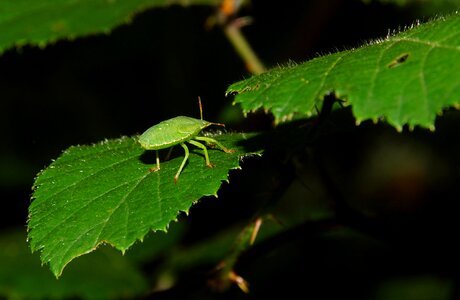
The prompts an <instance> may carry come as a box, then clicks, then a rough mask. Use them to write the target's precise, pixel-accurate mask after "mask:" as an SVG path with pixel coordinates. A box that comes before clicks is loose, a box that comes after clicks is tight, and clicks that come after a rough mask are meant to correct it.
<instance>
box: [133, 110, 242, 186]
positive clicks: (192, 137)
mask: <svg viewBox="0 0 460 300" xmlns="http://www.w3.org/2000/svg"><path fill="white" fill-rule="evenodd" d="M199 104H200V115H201V119H195V118H190V117H184V116H179V117H175V118H172V119H169V120H166V121H163V122H160V123H158V124H157V125H154V126H152V127H150V128H149V129H147V130H146V131H145V132H144V133H143V134H142V135H141V136H140V137H139V143H140V144H141V146H142V147H143V148H144V149H146V150H156V167H154V168H151V169H150V170H151V171H158V170H160V159H159V155H158V150H161V149H166V148H170V147H173V146H175V145H177V144H179V145H181V146H182V148H184V151H185V157H184V160H183V161H182V164H181V165H180V167H179V170H178V171H177V173H176V175H175V176H174V182H177V179H178V178H179V175H180V173H181V171H182V169H183V168H184V166H185V163H186V162H187V159H188V156H189V150H188V147H187V145H186V144H185V143H189V144H192V145H194V146H196V147H198V148H201V149H203V152H204V158H205V161H206V165H207V166H208V167H213V165H212V164H211V162H210V160H209V155H208V150H207V148H206V146H205V145H204V144H202V143H201V142H200V141H202V142H205V143H206V144H211V145H215V146H216V147H217V148H219V149H221V150H223V151H225V152H226V153H231V152H234V150H230V149H227V148H225V147H224V146H223V145H222V144H221V143H219V142H218V141H216V140H215V139H213V138H210V137H204V136H199V135H198V134H199V133H200V132H201V130H203V129H204V128H206V127H209V126H211V125H217V126H225V125H224V124H220V123H213V122H208V121H205V120H203V113H202V109H201V101H199Z"/></svg>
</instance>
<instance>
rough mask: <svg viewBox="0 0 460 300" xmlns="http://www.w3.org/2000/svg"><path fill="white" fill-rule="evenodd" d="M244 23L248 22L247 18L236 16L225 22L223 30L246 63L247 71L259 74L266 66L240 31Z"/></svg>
mask: <svg viewBox="0 0 460 300" xmlns="http://www.w3.org/2000/svg"><path fill="white" fill-rule="evenodd" d="M246 24H248V18H237V19H235V20H233V21H231V22H228V23H227V24H225V25H224V26H223V30H224V33H225V36H226V37H227V38H228V40H229V41H230V43H231V44H232V45H233V47H234V48H235V50H236V52H237V53H238V55H239V56H240V57H241V59H242V60H243V61H244V63H245V64H246V68H247V69H248V71H249V72H251V73H253V74H261V73H263V72H265V71H266V68H265V66H264V64H263V63H262V61H261V60H260V59H259V57H258V56H257V54H256V53H255V52H254V50H253V49H252V47H251V45H250V44H249V42H248V41H247V39H246V38H245V36H244V35H243V33H242V32H241V28H242V27H243V26H244V25H246Z"/></svg>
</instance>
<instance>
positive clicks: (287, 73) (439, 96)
mask: <svg viewBox="0 0 460 300" xmlns="http://www.w3.org/2000/svg"><path fill="white" fill-rule="evenodd" d="M459 70H460V15H459V14H454V15H451V16H448V17H445V18H439V19H437V20H434V21H431V22H429V23H426V24H423V25H420V26H415V27H414V28H412V29H410V30H407V31H405V32H402V33H399V34H396V35H393V36H389V37H387V38H386V39H384V40H380V41H375V42H374V43H371V44H369V45H367V46H364V47H361V48H358V49H353V50H349V51H343V52H339V53H335V54H331V55H326V56H323V57H319V58H316V59H313V60H311V61H308V62H306V63H303V64H300V65H291V66H286V67H279V68H276V69H273V70H271V71H269V72H267V73H264V74H261V75H259V76H253V77H251V78H249V79H247V80H243V81H240V82H237V83H234V84H232V85H231V86H230V87H229V88H228V90H227V93H235V94H237V95H236V98H235V102H236V103H241V106H242V107H243V110H244V111H245V112H250V111H254V110H257V109H259V108H264V109H265V110H270V111H271V112H272V113H273V115H274V116H275V118H276V121H277V122H280V121H286V120H289V119H291V118H292V117H293V116H294V115H295V114H301V115H306V116H311V115H313V114H315V113H316V107H321V100H322V99H323V97H324V96H325V95H326V94H328V93H331V92H334V93H335V94H336V95H337V96H338V97H339V98H341V99H344V100H346V103H347V104H351V105H352V106H353V113H354V115H355V117H356V120H357V123H359V122H361V121H363V120H366V119H373V120H378V119H381V118H385V119H386V120H387V121H388V123H390V124H391V125H393V126H394V127H396V128H397V129H398V130H401V129H402V126H404V125H406V124H408V125H409V126H410V127H414V126H417V125H420V126H422V127H426V128H430V129H434V120H435V118H436V114H438V113H440V112H441V111H442V109H444V108H446V107H449V106H458V105H459V103H460V77H459Z"/></svg>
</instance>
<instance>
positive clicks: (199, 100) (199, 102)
mask: <svg viewBox="0 0 460 300" xmlns="http://www.w3.org/2000/svg"><path fill="white" fill-rule="evenodd" d="M198 105H199V106H200V118H201V120H203V106H201V97H200V96H198Z"/></svg>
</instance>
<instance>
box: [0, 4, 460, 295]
mask: <svg viewBox="0 0 460 300" xmlns="http://www.w3.org/2000/svg"><path fill="white" fill-rule="evenodd" d="M421 5H422V4H420V5H416V4H414V5H412V6H407V7H403V8H400V7H396V6H393V5H389V4H387V5H385V4H379V3H372V4H364V3H362V2H360V1H339V0H334V1H320V0H317V1H262V0H260V1H256V0H254V1H252V4H251V5H249V6H248V7H245V8H244V9H243V10H242V12H241V15H249V16H251V17H252V18H253V24H252V25H250V26H248V27H247V28H244V30H243V31H244V33H245V34H246V36H247V38H248V40H249V41H250V43H251V44H252V45H253V47H254V49H255V51H256V52H257V53H258V54H259V55H260V58H261V59H262V60H263V61H264V62H265V63H266V65H267V66H268V67H272V66H276V65H278V64H283V63H287V62H289V61H290V60H292V61H295V62H303V61H305V60H308V59H311V58H313V57H316V56H318V55H319V54H325V53H330V52H335V51H336V50H344V49H349V48H351V47H357V46H359V45H362V44H363V43H364V42H365V41H369V40H371V39H376V38H379V37H384V36H386V35H387V33H388V32H389V30H398V29H403V28H404V27H405V26H410V25H411V24H413V23H414V22H415V21H416V19H421V20H422V21H424V20H428V19H429V18H430V17H432V16H434V15H436V14H438V13H443V12H446V11H447V12H449V11H452V10H451V8H450V7H443V9H445V10H444V11H442V10H435V9H434V10H430V9H428V8H427V7H422V6H421ZM440 7H441V6H440ZM441 8H442V7H441ZM212 13H213V9H211V8H209V7H190V8H182V7H177V6H173V7H170V8H167V9H156V10H150V11H146V12H144V13H141V14H140V15H138V16H137V17H136V18H135V19H134V21H133V22H132V23H131V24H129V25H123V26H120V27H118V28H116V29H114V30H113V32H112V33H111V34H110V35H95V36H90V37H85V38H80V39H77V40H75V41H59V42H57V43H55V44H53V45H49V46H47V47H46V48H44V49H40V48H37V47H23V48H21V49H12V50H9V51H6V52H5V53H4V54H3V55H2V56H1V57H0V90H1V91H2V98H1V100H0V105H1V107H0V122H1V123H0V135H1V139H2V142H1V145H2V147H1V148H0V201H1V206H2V207H1V210H0V229H1V230H8V229H9V228H13V227H17V226H22V227H25V225H26V219H27V207H28V205H29V203H30V195H31V187H32V184H33V179H34V176H35V175H36V174H37V173H38V172H39V171H40V170H41V169H43V168H44V167H45V166H46V165H48V164H49V163H50V161H51V159H53V158H56V157H58V156H59V154H60V153H61V151H62V150H64V149H66V148H67V147H69V146H71V145H76V144H88V143H93V142H97V141H99V140H102V139H104V138H117V137H120V136H122V135H134V134H138V133H141V132H143V131H144V130H145V129H146V128H148V127H149V126H151V125H153V124H155V123H157V122H159V121H161V120H164V119H167V118H170V117H174V116H177V115H188V116H192V117H198V116H199V111H198V105H197V97H198V96H201V99H202V101H203V105H204V115H205V119H207V120H210V121H217V122H224V123H226V124H227V127H228V128H230V129H233V130H263V129H267V128H270V127H271V120H270V118H269V117H265V116H263V115H261V114H255V115H250V116H249V118H248V119H247V120H243V118H242V116H241V113H240V112H239V110H238V107H236V108H235V107H232V106H231V102H232V99H231V97H228V98H226V97H225V95H224V94H225V90H226V88H227V87H228V85H230V84H231V83H233V82H236V81H238V80H241V79H243V78H247V77H248V76H250V75H249V74H248V72H247V71H246V70H245V68H244V64H243V62H242V61H241V60H240V58H239V57H238V56H237V55H236V54H235V52H234V50H233V49H232V47H231V45H230V44H229V42H228V41H227V40H226V39H225V37H224V35H223V33H222V31H221V30H220V28H212V29H209V30H206V29H205V28H204V27H205V26H204V23H205V21H206V19H207V18H208V17H209V16H210V15H211V14H212ZM331 119H332V121H331V124H338V123H341V124H345V127H342V128H340V129H338V127H339V126H336V127H334V125H332V126H331V128H332V129H331V132H330V135H327V136H325V137H324V138H322V139H321V138H320V139H319V140H318V141H317V143H316V144H315V145H314V148H315V151H317V152H320V153H323V158H324V157H326V158H327V161H328V163H327V164H326V168H328V170H332V171H331V172H332V177H334V179H335V182H337V181H338V182H341V184H338V185H339V186H338V189H339V190H342V191H346V192H349V195H351V196H352V197H351V198H353V196H356V195H358V194H359V195H360V197H354V198H353V199H354V200H352V201H351V204H350V203H349V204H350V205H351V206H352V207H355V208H357V210H358V211H360V212H365V213H364V215H366V216H372V217H375V216H377V217H376V218H377V219H378V220H379V222H380V223H379V226H377V227H378V228H379V230H378V232H370V236H365V237H362V236H359V237H357V238H350V239H344V240H342V239H340V238H335V237H332V238H324V237H318V236H315V235H312V236H307V237H302V238H297V239H293V240H289V241H288V242H287V243H286V244H282V246H281V247H280V248H279V249H277V250H276V251H275V252H270V253H272V254H271V255H272V258H271V259H270V260H269V259H265V260H260V259H259V260H254V261H251V262H246V263H245V264H242V266H241V269H242V270H243V272H244V273H245V274H248V275H247V276H248V277H249V279H250V281H251V282H254V290H255V292H254V293H255V295H261V297H262V296H263V295H275V294H276V293H280V294H283V293H284V292H286V291H287V290H291V291H293V292H297V291H300V292H302V291H304V289H305V290H308V293H306V295H307V294H308V295H310V296H313V297H314V298H315V297H316V298H328V297H329V296H330V297H338V296H340V295H348V296H351V295H353V296H354V299H361V298H362V299H367V298H366V297H367V296H368V295H369V294H371V292H370V291H371V290H372V289H373V288H374V287H375V285H376V282H379V280H380V279H381V278H386V277H387V276H393V275H398V276H399V275H407V274H416V275H417V276H419V275H420V276H422V277H423V276H428V277H429V276H433V274H435V276H439V277H440V278H447V279H446V281H443V280H441V282H442V283H441V284H440V286H441V287H444V286H445V285H444V282H447V286H448V287H449V288H450V287H451V286H455V284H453V283H452V282H455V279H456V278H457V276H458V273H457V271H456V269H457V268H456V267H458V261H456V260H455V259H456V255H455V253H456V250H458V248H457V247H455V246H454V244H455V238H456V230H455V228H456V226H458V222H457V221H455V219H456V213H455V212H456V211H458V210H457V209H458V205H457V203H456V200H457V199H456V198H458V197H457V196H456V193H455V191H454V187H455V182H456V180H457V179H458V170H457V169H458V167H455V166H458V159H457V158H455V156H456V155H455V154H456V153H458V151H457V150H459V149H458V140H459V139H458V138H459V137H460V136H459V133H458V132H456V131H455V128H458V122H459V119H458V116H457V114H456V113H455V112H447V113H446V116H445V117H444V118H442V120H440V121H438V123H437V129H438V130H437V132H436V133H430V132H427V131H425V130H420V129H416V130H415V131H414V132H406V133H403V134H399V133H396V132H395V130H394V129H391V128H388V127H387V126H385V125H374V124H372V123H365V124H364V125H363V126H360V127H359V128H354V123H353V120H352V118H351V117H350V114H349V111H347V110H345V111H343V112H340V113H338V114H333V115H332V116H331ZM457 131H458V130H457ZM382 145H385V146H388V145H390V146H391V145H395V148H391V147H390V148H389V149H390V150H388V149H387V148H385V149H387V150H388V151H389V152H384V153H387V154H386V155H388V156H390V158H391V155H396V154H394V153H396V152H397V153H400V151H399V150H397V151H396V150H395V151H396V152H391V151H393V150H392V149H401V146H403V149H408V150H407V151H408V153H409V154H407V157H413V156H414V155H415V156H416V157H418V156H417V155H419V156H420V157H422V158H420V159H421V160H423V163H419V164H422V167H423V168H424V169H423V170H422V171H420V172H419V171H417V170H418V169H417V168H415V169H414V168H413V169H410V168H409V171H408V173H404V172H400V173H401V174H402V175H401V174H400V173H398V176H399V175H401V177H396V179H398V178H399V180H397V183H394V184H393V183H391V184H388V185H379V188H378V189H376V190H372V191H370V192H369V191H366V190H365V189H363V190H364V191H363V190H360V189H357V188H356V186H353V184H356V180H357V179H356V178H357V177H359V175H356V174H361V175H362V176H366V175H365V174H366V172H373V171H375V169H373V171H372V170H371V171H369V170H368V169H366V168H365V166H366V164H365V163H366V162H368V163H370V162H371V161H373V159H375V157H374V156H375V155H377V156H378V150H379V149H381V146H382ZM369 149H370V150H369ZM414 149H416V150H414ZM420 149H422V150H420ZM419 150H420V151H419ZM412 151H415V154H414V152H412ZM375 153H377V154H375ZM426 153H428V154H426ZM363 157H365V158H366V159H367V158H368V159H369V160H366V159H363ZM386 158H388V157H386ZM269 159H272V157H270V155H268V158H266V160H265V161H264V160H263V159H260V160H259V161H249V162H244V164H243V167H244V169H243V171H240V172H235V173H232V177H231V184H230V185H224V187H223V189H222V191H220V192H219V199H218V200H216V201H214V200H212V201H211V200H209V201H204V202H203V203H201V204H199V205H198V206H196V207H194V208H193V209H192V213H191V216H190V222H191V224H192V228H195V229H194V230H191V231H190V232H191V235H190V236H189V239H191V240H193V239H195V238H200V237H201V236H205V235H206V234H207V233H210V232H212V229H210V228H209V223H213V224H214V225H213V226H215V227H219V226H225V224H226V223H230V222H231V221H232V220H234V219H245V218H248V217H250V216H251V215H252V214H253V213H254V211H255V210H256V208H257V205H256V204H251V197H252V196H253V194H255V193H258V192H260V191H263V190H264V189H269V186H267V185H269V183H267V181H263V179H264V178H265V177H264V176H263V175H261V174H262V173H264V174H265V175H266V174H267V173H268V174H271V173H270V172H273V173H276V174H278V173H280V171H279V170H272V169H270V168H267V164H270V163H271V162H270V163H267V160H269ZM402 161H406V162H407V159H404V158H403V159H402ZM393 162H394V163H395V164H397V163H398V162H400V161H399V160H394V161H393ZM414 164H417V160H415V162H414ZM439 166H444V167H440V169H439V168H438V167H439ZM395 169H397V168H396V166H395ZM246 170H247V171H246ZM414 170H415V171H414ZM433 170H434V171H433ZM412 171H413V172H412ZM245 172H246V174H245ZM411 172H412V173H411ZM414 172H415V173H414ZM350 174H354V175H353V176H354V177H353V178H354V179H353V180H355V181H353V182H352V183H351V181H352V179H350V178H347V175H350ZM363 174H364V175H363ZM414 174H415V175H414ZM420 174H422V175H420ZM417 176H419V177H417ZM420 176H421V177H420ZM385 178H386V177H385ZM433 178H434V179H433ZM258 179H260V180H258ZM390 179H391V178H390ZM396 179H395V180H396ZM293 180H294V179H293ZM342 180H343V181H342ZM259 181H260V182H259ZM248 182H250V183H254V185H255V186H257V188H255V190H254V191H250V190H251V189H252V188H253V186H252V185H250V184H248ZM395 182H396V181H395ZM401 182H402V183H401ZM382 186H384V187H382ZM408 186H409V188H408ZM380 188H381V190H379V189H380ZM235 189H237V191H235ZM404 193H407V195H405V194H404ZM362 194H364V195H365V196H362ZM297 196H298V197H300V198H302V197H304V195H302V194H297ZM369 199H372V201H369ZM389 199H391V200H389ZM245 208H247V209H245ZM358 223H359V222H358ZM356 227H357V228H358V229H362V228H361V227H362V224H357V225H356ZM381 228H384V229H383V233H382V232H380V229H381ZM365 234H368V232H365ZM373 235H377V237H375V236H373ZM374 238H377V242H376V241H374ZM382 243H383V246H382ZM337 249H339V250H337ZM267 264H268V265H267ZM265 269H268V270H269V271H267V272H268V273H267V272H264V270H265ZM253 270H256V271H253ZM263 274H270V276H265V277H264V276H263ZM427 274H428V275H427ZM251 276H252V277H251ZM417 278H418V277H417ZM430 278H431V277H430ZM436 278H438V277H436ZM421 286H423V285H421ZM449 291H450V292H452V295H454V293H455V288H452V289H449ZM235 293H236V294H238V293H239V292H238V291H237V292H235ZM231 295H232V297H233V296H235V294H233V293H231ZM238 295H239V294H238ZM314 298H313V299H314Z"/></svg>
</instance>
